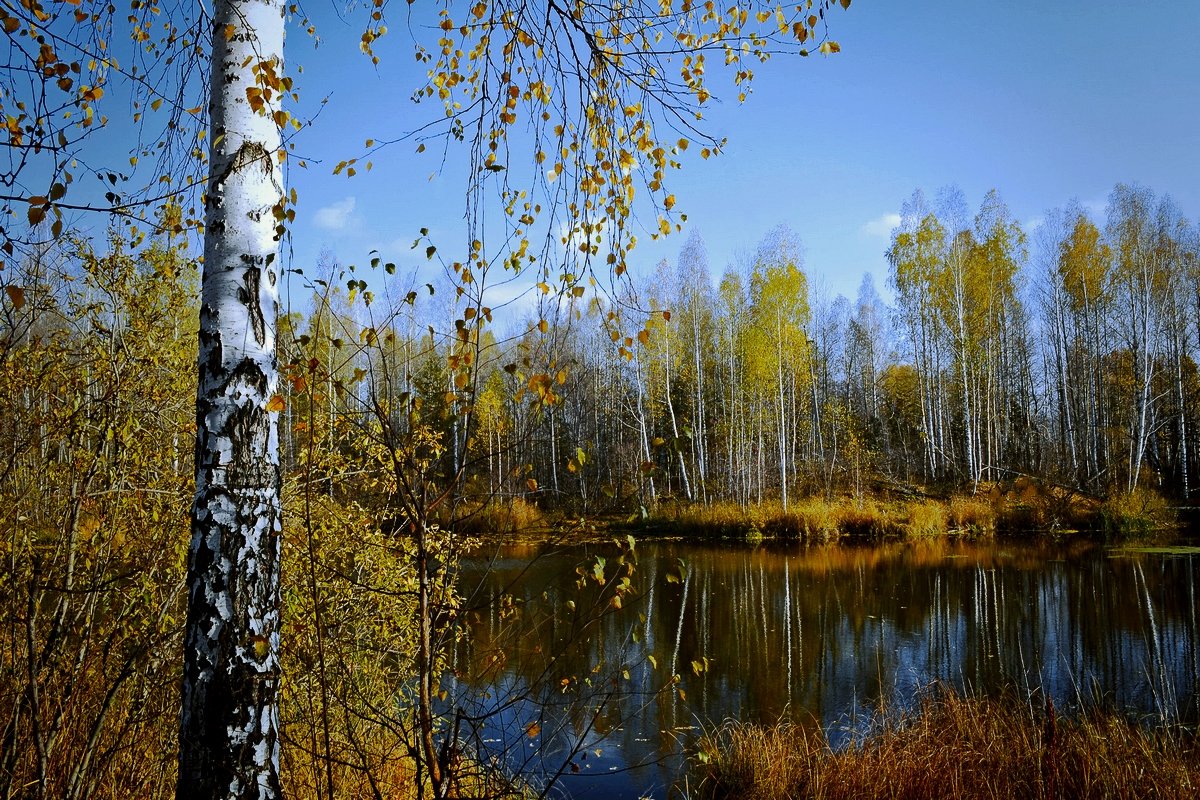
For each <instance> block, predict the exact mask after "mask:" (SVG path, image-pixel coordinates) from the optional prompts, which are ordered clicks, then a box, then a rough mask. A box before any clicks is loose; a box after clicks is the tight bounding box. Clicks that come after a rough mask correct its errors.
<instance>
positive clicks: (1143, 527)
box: [1099, 487, 1175, 539]
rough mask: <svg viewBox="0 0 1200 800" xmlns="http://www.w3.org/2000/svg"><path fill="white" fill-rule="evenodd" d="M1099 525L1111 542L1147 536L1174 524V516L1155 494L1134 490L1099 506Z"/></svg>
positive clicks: (1162, 500) (1139, 489)
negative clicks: (1111, 539)
mask: <svg viewBox="0 0 1200 800" xmlns="http://www.w3.org/2000/svg"><path fill="white" fill-rule="evenodd" d="M1099 515H1100V524H1101V527H1102V530H1103V531H1104V533H1105V535H1107V536H1110V537H1112V538H1115V539H1131V538H1138V537H1143V536H1147V535H1149V534H1151V533H1154V532H1155V531H1158V530H1161V529H1162V528H1164V527H1167V526H1169V525H1171V524H1173V523H1174V522H1175V513H1174V511H1173V510H1172V509H1171V508H1170V506H1169V505H1168V504H1167V502H1166V500H1164V499H1163V497H1162V496H1161V495H1159V494H1158V493H1157V492H1154V491H1151V490H1149V489H1143V488H1140V487H1139V488H1136V489H1134V490H1133V491H1131V492H1123V493H1120V494H1116V495H1114V496H1112V497H1110V498H1109V499H1108V500H1106V501H1104V503H1102V504H1101V505H1100V511H1099Z"/></svg>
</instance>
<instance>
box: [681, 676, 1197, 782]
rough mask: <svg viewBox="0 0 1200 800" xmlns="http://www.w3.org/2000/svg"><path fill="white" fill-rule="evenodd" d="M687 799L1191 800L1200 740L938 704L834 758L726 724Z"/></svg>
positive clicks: (1043, 714)
mask: <svg viewBox="0 0 1200 800" xmlns="http://www.w3.org/2000/svg"><path fill="white" fill-rule="evenodd" d="M696 764H697V767H696V769H695V771H694V777H693V789H692V792H691V796H693V797H696V798H706V799H707V800H724V799H725V798H741V799H743V800H775V799H776V798H792V797H806V798H820V799H821V800H840V798H847V800H849V799H850V798H853V799H854V800H860V799H862V800H871V798H891V799H892V800H898V799H900V798H913V800H917V799H918V798H920V799H921V800H929V799H931V798H934V799H936V798H947V799H949V798H955V800H959V799H960V798H965V799H966V800H971V798H1013V800H1027V799H1028V798H1144V797H1156V798H1191V797H1196V796H1198V794H1200V740H1198V739H1197V737H1196V734H1195V733H1194V732H1193V733H1187V732H1184V731H1181V730H1159V731H1149V730H1146V729H1143V728H1140V727H1138V726H1136V725H1133V724H1131V723H1130V722H1128V721H1127V720H1125V719H1124V718H1122V717H1120V716H1117V715H1113V714H1093V715H1090V716H1086V717H1084V718H1082V719H1079V720H1067V719H1063V718H1056V716H1055V714H1054V709H1053V708H1048V709H1045V710H1043V709H1037V710H1036V711H1035V710H1034V709H1032V708H1031V707H1030V706H1028V705H1026V704H1023V703H1020V702H1018V701H1015V700H1008V701H1004V700H985V699H965V698H962V697H959V696H957V695H954V694H943V695H941V696H939V697H936V698H933V699H930V700H927V701H926V702H925V703H924V704H923V706H922V707H921V708H920V709H919V711H917V712H915V713H914V714H912V715H909V716H900V715H886V714H885V715H884V719H883V721H882V722H880V723H879V724H878V725H877V726H876V729H875V730H874V731H872V732H871V733H869V734H868V735H867V736H865V737H863V738H862V739H860V740H859V741H857V742H855V743H854V744H852V745H851V746H849V747H848V748H845V749H843V750H840V751H837V752H835V751H834V750H833V749H832V748H831V747H830V745H829V742H828V740H827V739H826V738H825V736H824V735H823V734H822V733H821V732H820V731H817V732H813V731H810V730H806V729H804V728H802V727H800V726H797V725H792V724H789V723H779V724H776V725H773V726H766V727H764V726H757V725H748V724H741V723H727V724H725V725H723V726H721V727H720V728H718V729H716V730H714V731H712V732H710V733H709V734H708V735H707V736H706V737H705V738H704V739H703V740H702V742H701V744H700V747H699V751H698V753H697V757H696Z"/></svg>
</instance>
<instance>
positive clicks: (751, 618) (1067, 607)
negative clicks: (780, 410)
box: [444, 539, 1200, 798]
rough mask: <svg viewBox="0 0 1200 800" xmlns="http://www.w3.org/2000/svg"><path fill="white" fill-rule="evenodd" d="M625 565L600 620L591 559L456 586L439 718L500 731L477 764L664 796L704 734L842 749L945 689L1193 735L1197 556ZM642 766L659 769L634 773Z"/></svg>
mask: <svg viewBox="0 0 1200 800" xmlns="http://www.w3.org/2000/svg"><path fill="white" fill-rule="evenodd" d="M637 551H638V564H637V570H636V571H635V572H634V574H633V576H632V577H631V580H632V582H633V587H634V592H633V594H632V595H631V596H630V597H628V598H627V599H626V601H625V602H624V603H623V608H621V609H619V610H612V609H609V611H610V612H611V613H605V614H602V615H597V614H596V612H597V611H598V610H600V609H601V608H607V607H606V606H604V605H603V597H600V596H599V594H600V593H599V592H598V591H597V589H596V588H595V587H591V586H589V587H588V588H586V589H584V590H580V589H579V588H578V587H577V585H576V580H577V579H578V577H579V575H578V574H577V570H576V568H577V567H579V566H580V565H582V566H583V568H584V570H585V571H586V570H587V569H590V568H591V567H590V565H592V564H593V563H594V562H593V559H594V557H595V556H596V555H601V556H605V555H611V554H609V553H608V551H605V550H604V549H603V548H601V549H600V550H597V549H596V548H595V547H594V546H593V547H591V548H568V549H562V548H550V547H546V548H543V549H541V550H539V551H537V552H535V553H529V552H522V553H515V554H513V556H514V557H508V554H506V553H504V552H501V553H500V554H499V556H500V557H499V558H497V559H496V560H494V561H490V562H484V561H483V560H479V561H473V562H470V563H468V564H466V565H465V566H464V570H463V576H462V581H463V586H464V590H465V591H466V593H467V594H468V595H474V596H475V597H476V599H477V601H476V603H475V605H476V607H477V608H478V609H479V610H478V611H477V612H475V616H474V618H473V623H474V624H473V626H472V628H471V635H470V637H469V638H468V639H467V640H464V641H463V642H462V643H461V645H460V646H459V648H458V650H457V651H456V652H455V654H454V657H453V659H452V660H453V664H452V668H453V671H454V672H455V673H456V677H448V678H447V680H446V682H445V683H444V688H446V689H447V691H448V698H447V702H448V703H452V704H456V705H458V706H461V707H463V708H464V709H470V710H471V711H472V713H479V712H481V711H484V710H490V711H493V712H497V713H495V715H494V716H492V717H491V718H490V719H489V720H488V722H487V727H486V728H485V729H484V731H485V732H484V733H483V734H482V735H481V737H480V738H481V746H482V747H483V748H484V749H485V751H487V752H490V753H492V754H495V755H496V757H497V758H503V759H505V760H506V761H507V762H508V763H509V764H510V765H512V766H520V767H523V768H525V769H529V768H531V767H535V768H539V769H544V770H549V771H553V770H555V769H557V768H558V767H559V766H562V765H564V764H565V768H566V771H567V776H566V779H565V780H564V782H563V784H562V785H563V786H565V787H566V791H567V792H569V793H570V794H571V795H572V796H576V797H580V796H588V795H592V796H603V797H606V798H607V797H621V796H624V797H638V796H640V794H641V793H642V792H643V791H645V790H647V789H653V787H658V788H657V791H653V792H652V793H653V794H655V795H656V796H664V795H665V793H666V792H665V788H664V787H665V786H668V785H669V784H670V783H671V781H672V780H673V779H674V778H675V777H677V776H678V773H679V770H680V769H681V759H680V753H681V749H682V747H683V746H685V745H686V744H687V743H688V742H690V741H694V739H695V737H696V736H697V735H698V732H699V731H698V727H697V726H698V725H699V724H701V723H702V722H713V721H717V722H719V721H720V720H722V719H725V718H727V717H734V718H737V719H741V720H747V721H759V722H773V721H775V720H777V719H779V718H781V717H784V716H788V717H790V718H791V719H792V720H793V721H795V722H798V723H801V724H810V725H813V726H822V727H824V728H825V730H826V731H827V733H828V735H829V736H830V739H831V741H832V742H833V743H834V744H835V745H837V744H839V743H844V742H845V741H846V740H847V738H848V737H850V736H853V735H854V734H855V733H856V732H859V731H861V730H862V729H863V727H864V726H865V725H866V724H867V723H868V722H869V721H870V719H871V718H872V715H873V714H874V713H875V712H876V710H877V709H879V707H880V706H881V704H883V705H887V706H890V707H892V708H900V709H903V708H909V707H912V706H913V705H914V703H915V701H916V699H917V697H918V695H919V693H920V691H922V689H924V688H926V687H929V686H931V685H936V684H941V685H946V686H952V687H954V688H956V689H959V690H964V691H968V692H976V693H984V694H992V693H997V692H999V691H1001V690H1002V689H1005V688H1014V687H1015V688H1016V689H1018V690H1019V691H1023V692H1034V691H1041V692H1047V693H1049V694H1050V695H1051V696H1052V697H1053V699H1054V702H1055V704H1056V705H1057V706H1058V707H1059V708H1062V709H1078V708H1079V707H1081V706H1090V705H1096V704H1100V705H1104V706H1106V707H1110V708H1116V709H1119V710H1122V711H1125V712H1128V713H1131V714H1136V715H1146V716H1147V717H1151V718H1153V719H1155V720H1160V719H1161V720H1167V721H1174V720H1179V721H1184V722H1196V721H1197V719H1198V718H1200V714H1198V706H1197V675H1198V674H1200V644H1198V642H1197V624H1196V608H1195V601H1196V582H1195V571H1196V566H1197V565H1196V561H1197V559H1198V558H1200V555H1193V554H1190V553H1187V552H1181V553H1179V554H1170V553H1136V552H1121V551H1108V550H1105V549H1103V548H1099V547H1094V546H1090V545H1086V544H1077V545H1071V546H1051V545H1018V544H1010V543H967V542H958V541H952V540H947V539H937V540H930V541H920V542H910V543H902V544H887V545H882V546H875V547H839V546H832V547H811V548H798V547H788V548H785V547H760V548H756V549H751V548H748V547H734V546H729V547H722V546H706V545H695V544H687V543H682V542H673V541H672V542H668V541H664V542H646V543H642V544H639V545H638V547H637ZM614 552H615V548H614ZM680 560H682V562H683V564H684V565H685V567H684V568H683V569H680ZM489 567H490V568H489ZM505 595H509V596H511V601H508V600H504V599H503V598H504V596H505ZM581 621H583V622H581ZM675 673H677V674H678V676H679V678H678V683H677V684H675V685H673V686H672V685H671V684H672V680H671V676H672V675H673V674H675ZM664 687H666V689H665V690H664ZM585 756H586V757H585ZM636 765H650V766H642V767H639V768H637V769H634V770H633V771H626V770H628V769H629V768H630V767H631V766H636ZM610 773H615V775H614V776H613V777H605V778H600V777H598V776H606V775H609V774H610Z"/></svg>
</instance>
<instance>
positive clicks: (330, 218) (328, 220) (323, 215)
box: [313, 197, 355, 231]
mask: <svg viewBox="0 0 1200 800" xmlns="http://www.w3.org/2000/svg"><path fill="white" fill-rule="evenodd" d="M354 205H355V202H354V198H353V197H346V198H344V199H342V200H339V201H338V202H336V203H332V204H331V205H327V206H322V207H321V208H318V209H317V211H316V213H315V214H313V224H314V225H316V226H317V227H318V228H320V229H322V230H326V231H344V230H346V229H347V228H349V227H350V223H351V218H352V217H353V215H354Z"/></svg>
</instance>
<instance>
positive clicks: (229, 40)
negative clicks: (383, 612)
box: [177, 0, 284, 798]
mask: <svg viewBox="0 0 1200 800" xmlns="http://www.w3.org/2000/svg"><path fill="white" fill-rule="evenodd" d="M283 37H284V6H283V3H282V2H281V1H280V0H218V1H217V2H216V3H215V5H214V9H213V52H212V75H211V87H210V91H211V96H210V101H209V102H210V108H209V113H210V118H211V131H210V135H209V142H210V143H211V144H210V146H211V148H212V149H211V153H210V162H209V179H208V185H207V194H206V200H205V202H206V219H205V238H204V277H203V288H202V296H201V307H200V354H199V378H200V380H199V387H198V392H197V405H196V425H197V430H196V495H195V502H194V505H193V507H192V543H191V549H190V552H189V554H188V615H187V631H186V640H185V651H184V675H183V698H182V699H183V708H182V714H181V717H180V753H179V783H178V788H177V796H178V797H181V798H182V797H188V798H274V797H278V796H279V795H280V784H279V731H278V728H279V714H278V703H277V698H278V692H279V534H280V530H281V526H280V501H279V488H280V466H279V441H278V417H279V415H278V411H277V409H275V407H274V405H273V404H272V398H273V397H274V396H275V393H276V391H277V383H278V375H277V364H276V352H275V320H276V314H277V311H278V306H279V293H278V288H277V283H278V274H279V265H278V263H277V255H278V247H279V241H278V233H277V231H276V225H277V220H276V217H275V215H274V213H273V210H274V209H275V208H276V207H277V204H279V203H280V202H281V199H282V196H283V187H282V178H281V172H280V164H279V160H278V157H277V154H278V153H279V151H280V135H279V129H278V127H277V125H276V122H275V120H274V119H273V118H272V112H273V111H274V110H277V109H278V108H279V104H280V100H281V95H280V91H279V89H280V87H279V86H278V84H277V83H276V82H275V80H274V76H282V65H283ZM273 83H274V84H275V85H274V86H272V84H273ZM268 87H269V88H270V97H269V98H267V97H266V92H267V89H268ZM248 89H261V90H262V91H263V92H264V95H263V96H264V99H266V101H267V102H266V105H265V106H264V107H263V108H262V109H259V110H256V109H255V108H252V107H251V104H250V101H249V99H248V94H247V90H248ZM251 94H253V93H251Z"/></svg>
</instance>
